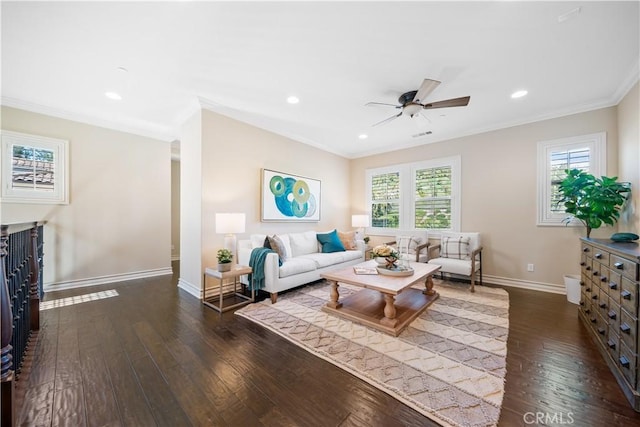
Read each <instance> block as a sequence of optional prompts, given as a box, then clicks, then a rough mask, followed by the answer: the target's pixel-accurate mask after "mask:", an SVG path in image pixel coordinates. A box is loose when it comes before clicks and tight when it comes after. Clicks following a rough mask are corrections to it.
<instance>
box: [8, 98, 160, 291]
mask: <svg viewBox="0 0 640 427" xmlns="http://www.w3.org/2000/svg"><path fill="white" fill-rule="evenodd" d="M1 111H2V129H4V130H10V131H16V132H22V133H28V134H34V135H41V136H46V137H52V138H59V139H66V140H69V154H70V156H69V157H70V165H69V170H70V187H69V192H70V203H69V204H68V205H45V204H16V203H2V205H1V206H0V209H1V211H2V222H3V223H12V222H21V221H34V220H45V221H47V224H46V226H45V229H44V238H45V247H44V253H45V258H44V277H43V278H44V283H45V287H46V288H47V290H55V289H62V288H67V287H74V286H79V285H87V284H98V283H103V282H108V281H117V280H125V279H128V278H134V277H145V276H153V275H158V274H167V273H170V272H171V270H170V268H171V263H170V238H171V195H170V193H171V182H170V179H171V178H170V173H171V171H170V161H169V159H170V146H169V144H167V143H164V142H161V141H158V140H154V139H150V138H145V137H141V136H137V135H132V134H128V133H124V132H118V131H114V130H109V129H105V128H101V127H96V126H91V125H87V124H83V123H78V122H74V121H70V120H64V119H60V118H56V117H51V116H46V115H42V114H36V113H31V112H27V111H23V110H19V109H14V108H9V107H2V109H1Z"/></svg>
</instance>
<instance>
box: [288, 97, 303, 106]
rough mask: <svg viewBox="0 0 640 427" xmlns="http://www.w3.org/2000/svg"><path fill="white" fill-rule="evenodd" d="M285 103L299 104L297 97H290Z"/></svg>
mask: <svg viewBox="0 0 640 427" xmlns="http://www.w3.org/2000/svg"><path fill="white" fill-rule="evenodd" d="M287 102H288V103H289V104H297V103H298V102H300V99H299V98H298V97H297V96H293V95H292V96H290V97H288V98H287Z"/></svg>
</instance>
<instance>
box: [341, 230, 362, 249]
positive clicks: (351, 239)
mask: <svg viewBox="0 0 640 427" xmlns="http://www.w3.org/2000/svg"><path fill="white" fill-rule="evenodd" d="M338 238H339V239H340V241H341V242H342V246H344V248H345V249H346V250H353V249H358V245H357V244H356V232H355V231H338Z"/></svg>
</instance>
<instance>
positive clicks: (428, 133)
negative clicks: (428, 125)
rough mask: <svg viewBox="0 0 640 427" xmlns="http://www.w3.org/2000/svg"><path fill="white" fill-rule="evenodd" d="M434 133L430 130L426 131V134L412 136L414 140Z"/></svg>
mask: <svg viewBox="0 0 640 427" xmlns="http://www.w3.org/2000/svg"><path fill="white" fill-rule="evenodd" d="M432 133H433V132H431V131H430V130H428V131H426V132H420V133H416V134H415V135H412V136H413V137H414V138H420V137H421V136H427V135H431V134H432Z"/></svg>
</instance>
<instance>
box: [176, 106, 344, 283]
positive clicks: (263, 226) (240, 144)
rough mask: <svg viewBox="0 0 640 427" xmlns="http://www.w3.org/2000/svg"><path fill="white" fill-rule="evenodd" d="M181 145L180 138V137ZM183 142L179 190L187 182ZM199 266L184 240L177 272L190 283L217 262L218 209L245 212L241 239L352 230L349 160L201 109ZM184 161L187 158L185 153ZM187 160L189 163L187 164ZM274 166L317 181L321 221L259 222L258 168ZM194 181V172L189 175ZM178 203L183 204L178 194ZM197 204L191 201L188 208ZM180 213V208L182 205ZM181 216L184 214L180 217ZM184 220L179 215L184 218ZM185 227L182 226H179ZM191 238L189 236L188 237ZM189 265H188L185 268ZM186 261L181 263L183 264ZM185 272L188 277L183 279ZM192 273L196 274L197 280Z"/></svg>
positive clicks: (220, 240)
mask: <svg viewBox="0 0 640 427" xmlns="http://www.w3.org/2000/svg"><path fill="white" fill-rule="evenodd" d="M181 144H182V142H181ZM187 157H191V156H185V151H184V147H182V152H181V159H182V169H183V173H182V179H183V183H182V191H183V195H184V191H185V186H189V185H190V184H189V183H188V182H186V181H184V179H185V172H184V169H185V168H187V167H188V166H187V164H186V163H185V159H186V158H187ZM200 158H201V168H202V234H201V236H202V266H201V267H200V268H201V269H198V266H197V263H195V262H193V263H192V262H190V261H188V260H185V255H186V250H185V246H184V244H185V241H184V240H183V245H182V253H181V264H180V265H181V276H182V275H183V271H182V269H183V268H185V267H186V268H189V269H191V270H190V271H189V272H187V273H185V277H184V279H185V280H188V281H189V282H190V283H191V284H192V285H194V286H197V287H199V286H200V285H201V280H202V279H201V276H202V270H203V269H204V268H206V267H211V266H215V265H216V257H215V255H216V252H217V250H218V249H220V248H222V247H223V242H224V236H223V235H220V234H216V232H215V221H214V218H215V214H216V213H217V212H220V213H225V212H244V213H245V214H246V218H247V223H246V232H245V233H243V234H240V235H238V236H237V238H238V239H243V238H244V239H246V238H248V237H249V235H250V234H253V233H288V232H294V231H302V230H329V229H333V228H334V227H337V228H339V229H347V228H348V229H351V224H350V221H351V216H350V214H351V210H350V198H349V189H350V183H349V161H348V160H347V159H345V158H343V157H340V156H337V155H334V154H331V153H327V152H325V151H322V150H319V149H316V148H313V147H311V146H309V145H305V144H302V143H300V142H297V141H294V140H291V139H289V138H286V137H283V136H280V135H276V134H274V133H271V132H268V131H265V130H263V129H259V128H256V127H254V126H251V125H248V124H246V123H242V122H240V121H237V120H234V119H231V118H228V117H226V116H222V115H220V114H217V113H214V112H211V111H208V110H202V151H201V156H200ZM187 160H188V158H187ZM191 164H192V163H191ZM262 168H267V169H273V170H277V171H282V172H286V173H291V174H295V175H302V176H306V177H309V178H314V179H319V180H320V181H321V183H322V184H321V191H322V195H321V213H320V221H319V222H312V223H264V222H261V221H260V177H261V169H262ZM191 179H192V180H195V177H191ZM183 203H185V200H184V196H183ZM195 206H196V205H194V204H190V205H189V209H194V208H195ZM182 213H183V214H184V207H183V210H182ZM183 218H184V217H183ZM183 222H184V219H183ZM182 230H184V225H183V227H182ZM192 241H193V239H192ZM187 264H188V267H187ZM183 266H185V267H183ZM186 275H188V276H189V279H187V277H186ZM197 275H199V276H200V279H197V277H196V276H197Z"/></svg>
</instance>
